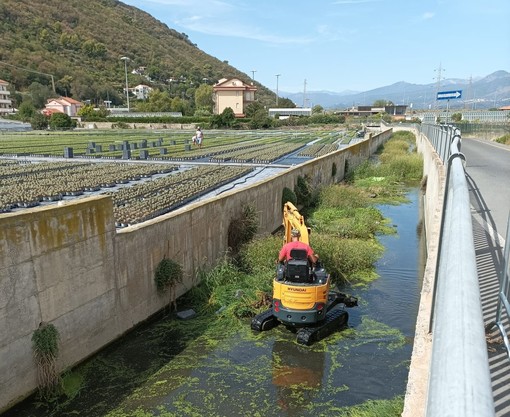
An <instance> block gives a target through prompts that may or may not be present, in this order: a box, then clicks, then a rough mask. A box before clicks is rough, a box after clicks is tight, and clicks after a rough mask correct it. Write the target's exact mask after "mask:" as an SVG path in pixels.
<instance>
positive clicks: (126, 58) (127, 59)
mask: <svg viewBox="0 0 510 417" xmlns="http://www.w3.org/2000/svg"><path fill="white" fill-rule="evenodd" d="M120 59H121V60H122V61H124V72H125V73H126V100H127V108H128V113H129V87H128V76H127V62H128V61H129V58H128V57H127V56H123V57H121V58H120Z"/></svg>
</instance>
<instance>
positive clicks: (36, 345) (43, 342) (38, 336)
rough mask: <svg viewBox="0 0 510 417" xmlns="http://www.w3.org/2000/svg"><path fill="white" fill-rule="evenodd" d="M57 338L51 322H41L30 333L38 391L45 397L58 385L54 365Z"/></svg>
mask: <svg viewBox="0 0 510 417" xmlns="http://www.w3.org/2000/svg"><path fill="white" fill-rule="evenodd" d="M59 340H60V336H59V334H58V330H57V328H56V327H55V326H54V325H53V324H51V323H50V324H48V323H41V324H40V325H39V328H38V329H37V330H35V331H34V333H33V335H32V349H33V351H34V359H35V363H36V365H37V380H38V387H39V393H40V395H41V396H42V397H43V398H46V399H48V398H50V397H51V396H52V395H53V394H55V392H56V391H57V390H58V388H59V386H60V375H59V373H58V371H57V365H56V362H57V357H58V352H59V346H58V342H59Z"/></svg>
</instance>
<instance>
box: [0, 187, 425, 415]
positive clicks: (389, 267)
mask: <svg viewBox="0 0 510 417" xmlns="http://www.w3.org/2000/svg"><path fill="white" fill-rule="evenodd" d="M407 197H408V199H409V202H408V203H404V204H400V205H383V206H378V208H379V210H380V211H381V212H382V213H383V215H384V216H385V217H386V218H389V219H390V220H391V224H393V225H394V226H395V229H396V231H397V233H396V234H394V235H382V236H379V237H378V239H379V240H380V242H381V243H382V245H383V246H384V247H385V252H384V254H383V256H382V257H381V258H380V259H379V261H378V262H377V264H376V269H377V273H378V275H379V278H378V279H376V280H374V281H373V282H371V283H370V284H368V285H365V286H360V287H352V288H343V289H342V291H344V292H347V293H349V294H351V295H354V296H356V297H358V299H359V306H358V307H354V308H350V309H348V312H349V327H348V328H347V329H345V330H343V331H341V332H338V333H336V334H334V335H332V336H330V337H328V338H327V339H325V340H322V341H320V342H318V343H316V344H314V345H313V346H311V347H306V346H301V345H298V344H296V342H295V335H294V334H292V333H290V332H289V331H287V330H286V329H285V327H284V326H279V327H277V328H275V329H273V330H271V331H270V332H263V333H260V334H254V333H253V332H252V331H251V330H250V322H249V319H248V318H247V319H246V326H245V329H243V330H241V331H240V332H238V333H235V334H232V333H231V332H228V336H225V335H223V334H217V335H215V336H214V337H211V336H210V335H207V336H205V334H204V333H203V330H201V329H200V328H199V327H197V326H195V324H194V320H193V319H190V320H186V321H182V320H178V319H176V318H174V316H173V315H171V314H167V315H165V316H162V317H159V318H157V319H155V320H152V321H151V322H148V323H145V324H144V325H142V326H139V327H138V328H136V329H135V330H134V331H132V332H131V333H129V334H128V335H126V336H125V337H123V338H122V339H120V340H118V341H117V342H115V343H113V344H112V345H110V346H108V347H107V348H105V349H104V350H103V351H101V352H100V353H99V354H97V355H95V356H94V357H93V358H91V359H89V360H88V361H87V362H85V363H83V364H82V365H80V366H78V367H77V368H76V369H74V370H73V371H70V372H69V373H67V374H66V375H64V382H65V384H64V386H65V387H66V388H65V389H66V395H67V396H62V397H60V398H54V399H52V401H51V403H50V406H49V407H48V405H47V404H45V403H44V402H41V401H40V400H38V399H37V397H36V396H32V397H30V398H28V399H27V400H25V401H23V402H22V403H20V404H18V405H17V406H15V407H14V408H12V409H11V410H9V411H7V412H6V413H4V414H3V417H39V416H49V417H64V416H76V415H80V416H86V417H96V416H97V417H105V416H108V417H127V416H132V417H149V416H161V417H170V416H208V417H213V416H218V417H230V416H232V417H234V416H235V417H238V416H260V417H271V416H296V417H297V416H314V417H317V416H328V417H330V416H331V417H332V416H335V415H340V414H341V412H342V410H344V409H345V407H349V406H354V405H357V404H362V403H364V402H366V401H369V400H374V401H377V400H392V399H395V398H398V397H403V395H404V394H405V389H406V383H407V374H408V369H409V363H410V358H411V352H412V347H413V336H414V328H415V321H416V316H417V311H418V304H419V296H420V289H421V283H422V276H423V269H424V262H425V258H426V256H425V236H424V233H421V221H420V217H421V209H420V205H421V200H420V191H419V189H418V188H412V189H410V190H409V191H408V193H407ZM176 321H179V322H180V324H179V326H175V325H174V324H175V322H176ZM64 398H65V400H64Z"/></svg>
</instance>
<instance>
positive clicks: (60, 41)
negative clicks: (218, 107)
mask: <svg viewBox="0 0 510 417" xmlns="http://www.w3.org/2000/svg"><path fill="white" fill-rule="evenodd" d="M0 21H1V22H2V24H1V25H0V37H1V39H2V46H3V47H2V62H3V63H4V64H7V65H0V79H3V80H6V81H8V82H9V83H10V84H11V85H12V86H14V88H12V89H11V94H12V98H13V99H14V107H17V108H18V107H19V106H20V105H21V104H22V103H23V102H25V100H27V101H28V100H29V101H31V102H32V103H33V104H34V105H35V107H36V108H38V109H40V108H42V107H43V106H44V103H45V102H46V99H47V98H49V97H55V96H59V95H62V96H68V97H73V98H75V99H77V100H81V101H85V100H91V102H92V103H93V104H95V105H96V106H100V105H103V103H104V101H105V100H110V101H111V104H112V105H113V106H119V105H123V104H124V105H125V103H124V100H125V93H124V91H123V87H124V85H125V82H124V80H125V74H124V71H125V69H127V75H128V83H129V85H130V86H135V85H137V84H142V83H143V84H150V85H151V87H153V88H154V89H155V92H156V91H157V92H159V93H160V94H165V95H167V96H168V99H169V100H168V103H169V104H170V107H165V108H166V111H184V114H190V115H193V113H194V112H195V110H203V109H204V108H207V109H209V108H210V102H207V101H206V100H205V99H203V98H202V97H203V94H202V89H203V88H205V87H209V88H210V86H211V85H212V84H213V83H215V82H217V81H218V80H219V79H221V78H230V77H238V78H240V79H241V80H243V81H245V82H248V81H249V80H251V77H250V76H248V75H246V74H244V73H242V72H240V71H239V70H237V69H236V68H234V67H232V66H230V65H229V64H228V62H227V61H220V60H219V59H217V58H213V57H211V56H210V55H208V54H206V53H204V52H203V51H201V50H200V49H199V48H198V47H197V45H195V44H194V43H193V42H192V40H190V39H189V38H188V36H187V35H186V34H185V33H178V32H177V31H175V30H173V29H170V28H168V27H167V26H166V25H165V24H163V23H161V22H159V21H158V20H156V19H155V18H153V17H152V16H150V15H148V14H147V13H145V12H143V11H141V10H138V9H136V8H134V7H131V6H128V5H125V4H123V3H121V2H118V1H113V0H112V1H110V0H90V1H87V2H80V1H78V0H69V1H66V2H65V4H62V3H61V2H58V1H46V2H39V1H35V0H28V1H23V2H19V1H17V0H4V1H2V3H1V4H0ZM27 51H30V53H27ZM123 56H126V57H128V58H129V61H126V68H125V66H124V61H122V60H121V59H120V58H121V57H123ZM133 70H136V73H133ZM53 84H54V87H55V92H53ZM255 84H256V86H257V88H258V91H257V98H258V100H260V101H261V102H262V103H263V104H264V105H268V106H269V105H270V104H271V103H273V102H274V93H273V92H272V91H271V90H269V89H267V88H266V87H264V86H262V85H260V84H259V83H257V82H255ZM202 86H204V87H202ZM196 91H200V92H199V94H198V96H197V97H195V92H196ZM197 98H198V100H197ZM145 104H146V102H145V101H143V100H140V101H138V100H135V99H134V98H132V103H131V105H132V107H133V109H136V108H137V107H138V106H140V109H141V111H144V106H145ZM153 104H154V103H153ZM158 110H161V108H158Z"/></svg>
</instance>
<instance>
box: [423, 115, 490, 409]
mask: <svg viewBox="0 0 510 417" xmlns="http://www.w3.org/2000/svg"><path fill="white" fill-rule="evenodd" d="M420 130H421V132H422V133H423V134H424V135H425V136H426V137H428V138H429V140H430V142H431V143H432V144H433V146H434V148H435V149H436V151H437V152H438V154H439V156H440V157H441V159H442V160H443V162H444V163H447V164H448V170H447V178H446V188H445V198H444V201H445V203H444V206H443V214H442V223H441V232H440V246H439V258H438V267H437V269H436V271H437V272H436V279H435V288H434V295H433V297H434V302H433V313H432V357H431V363H430V372H429V386H428V394H427V406H426V416H427V417H444V416H445V415H449V416H458V417H473V416H476V417H493V416H494V415H495V408H494V401H493V395H492V387H491V377H490V370H489V360H488V355H487V346H486V342H485V330H484V323H483V315H482V306H481V301H480V291H479V285H478V274H477V269H476V259H475V248H474V239H473V229H472V220H471V211H470V204H469V191H468V186H467V181H466V177H465V172H464V165H463V160H464V155H462V154H461V153H460V144H461V136H460V130H459V129H457V128H455V127H453V126H446V125H422V126H421V127H420Z"/></svg>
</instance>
